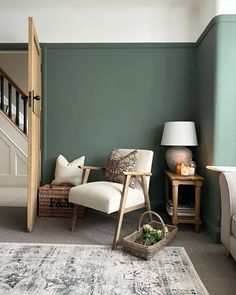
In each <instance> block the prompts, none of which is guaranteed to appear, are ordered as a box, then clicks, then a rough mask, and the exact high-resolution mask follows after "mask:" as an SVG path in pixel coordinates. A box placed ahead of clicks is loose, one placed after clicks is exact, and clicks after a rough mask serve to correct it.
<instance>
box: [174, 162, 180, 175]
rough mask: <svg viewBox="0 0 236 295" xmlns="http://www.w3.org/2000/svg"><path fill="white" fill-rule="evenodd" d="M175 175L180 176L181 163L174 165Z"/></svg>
mask: <svg viewBox="0 0 236 295" xmlns="http://www.w3.org/2000/svg"><path fill="white" fill-rule="evenodd" d="M175 173H176V174H178V175H181V163H178V164H176V166H175Z"/></svg>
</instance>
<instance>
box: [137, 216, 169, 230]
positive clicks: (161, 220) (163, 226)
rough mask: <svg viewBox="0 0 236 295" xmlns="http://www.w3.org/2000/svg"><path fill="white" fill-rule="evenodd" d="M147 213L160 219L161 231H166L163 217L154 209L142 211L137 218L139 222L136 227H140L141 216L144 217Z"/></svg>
mask: <svg viewBox="0 0 236 295" xmlns="http://www.w3.org/2000/svg"><path fill="white" fill-rule="evenodd" d="M147 214H152V215H155V216H156V217H157V218H158V219H159V220H160V222H161V225H162V229H163V231H164V233H165V231H166V226H165V223H164V221H163V219H162V218H161V216H160V215H159V214H157V213H156V212H154V211H146V212H144V213H143V214H142V215H141V216H140V218H139V224H138V229H139V230H140V229H141V224H142V221H143V218H144V216H145V215H147Z"/></svg>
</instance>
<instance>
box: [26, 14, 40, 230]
mask: <svg viewBox="0 0 236 295" xmlns="http://www.w3.org/2000/svg"><path fill="white" fill-rule="evenodd" d="M28 29H29V32H28V34H29V35H28V38H29V41H28V42H29V44H28V89H29V102H28V128H29V130H28V207H27V210H28V212H27V230H28V231H32V229H33V226H34V223H35V219H36V216H37V193H38V188H39V185H40V180H41V148H40V146H41V143H40V133H41V130H40V126H41V124H40V117H41V49H40V45H39V42H38V37H37V32H36V29H35V25H34V22H33V18H32V17H29V28H28Z"/></svg>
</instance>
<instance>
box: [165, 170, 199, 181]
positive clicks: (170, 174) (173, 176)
mask: <svg viewBox="0 0 236 295" xmlns="http://www.w3.org/2000/svg"><path fill="white" fill-rule="evenodd" d="M165 174H166V175H167V176H168V177H169V179H171V180H180V181H181V180H184V181H186V180H191V181H203V180H204V178H203V177H202V176H200V175H197V174H195V175H187V176H185V175H179V174H176V173H175V172H172V171H168V170H166V171H165Z"/></svg>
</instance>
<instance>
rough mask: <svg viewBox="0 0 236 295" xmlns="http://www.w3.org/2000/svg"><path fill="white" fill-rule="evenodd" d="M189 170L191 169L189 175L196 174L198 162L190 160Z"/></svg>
mask: <svg viewBox="0 0 236 295" xmlns="http://www.w3.org/2000/svg"><path fill="white" fill-rule="evenodd" d="M188 170H189V175H195V172H196V163H195V162H194V161H192V160H191V161H189V162H188Z"/></svg>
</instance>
